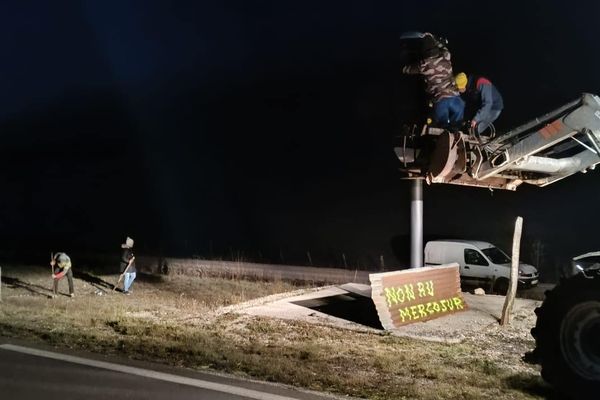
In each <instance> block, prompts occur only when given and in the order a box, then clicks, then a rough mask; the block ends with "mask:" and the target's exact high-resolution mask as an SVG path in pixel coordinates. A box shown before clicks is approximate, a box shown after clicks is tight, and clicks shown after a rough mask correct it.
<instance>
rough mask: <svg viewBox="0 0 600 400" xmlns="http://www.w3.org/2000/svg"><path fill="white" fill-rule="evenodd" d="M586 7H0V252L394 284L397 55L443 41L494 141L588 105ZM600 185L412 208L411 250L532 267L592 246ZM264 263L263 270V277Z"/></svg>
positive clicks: (401, 217)
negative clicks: (361, 274) (227, 262)
mask: <svg viewBox="0 0 600 400" xmlns="http://www.w3.org/2000/svg"><path fill="white" fill-rule="evenodd" d="M599 15H600V4H595V3H594V2H589V3H586V5H585V6H584V5H581V6H575V5H574V3H569V4H567V3H565V2H563V1H530V2H523V1H519V2H507V1H505V2H493V3H490V4H489V5H485V4H483V2H460V1H455V2H434V1H419V2H397V1H396V2H389V3H378V2H358V1H343V2H342V1H336V2H323V1H321V2H311V1H302V2H285V1H272V2H268V1H252V2H250V1H241V0H240V1H218V2H216V1H215V2H213V3H209V2H200V1H190V2H183V1H179V2H177V1H160V2H159V1H114V2H113V1H60V2H45V1H40V2H31V1H14V2H2V5H1V6H0V20H1V21H0V49H2V62H1V63H0V88H2V90H1V94H0V135H1V138H2V150H3V151H2V158H1V161H0V162H1V166H2V171H1V173H0V185H1V186H0V187H1V190H2V192H1V193H2V194H1V196H0V238H1V239H2V242H1V243H0V247H1V248H0V252H1V254H5V255H7V254H10V253H12V254H14V253H15V252H17V253H21V254H22V253H23V252H30V253H36V252H37V251H40V252H44V253H45V252H48V251H50V250H59V247H60V249H61V250H64V251H67V252H69V251H71V252H75V253H76V252H78V251H94V252H96V251H97V252H112V251H117V250H118V248H119V244H120V243H122V241H123V240H124V237H125V236H126V235H130V236H132V237H134V238H135V239H136V247H138V248H139V250H140V251H145V252H148V253H156V252H159V251H162V252H164V253H165V254H171V255H187V256H189V255H192V254H197V255H203V256H210V255H212V256H215V257H229V258H231V257H234V258H239V257H241V258H247V259H257V260H258V259H261V260H265V261H273V262H281V261H284V262H289V263H306V261H307V260H306V251H310V252H311V254H312V257H313V261H314V262H315V263H316V264H320V265H335V264H337V265H340V264H341V263H342V261H341V254H345V256H346V259H347V263H348V264H350V266H352V267H355V266H360V267H368V266H373V265H376V264H377V263H378V262H379V261H378V260H379V256H380V255H383V256H384V259H385V263H386V267H391V266H395V265H401V266H402V265H406V263H405V261H403V260H406V259H407V258H408V254H407V253H405V252H404V249H405V248H406V246H405V243H406V239H407V235H408V233H409V231H410V227H409V216H410V213H409V211H410V207H409V200H410V199H409V187H410V185H409V183H407V182H406V181H403V180H402V179H401V175H400V173H399V172H398V168H399V163H398V161H397V160H396V159H395V156H394V153H393V138H394V136H395V135H397V134H398V132H399V129H400V126H401V125H402V123H403V121H407V120H409V119H410V118H411V117H412V116H414V115H415V112H416V111H417V110H418V109H419V108H420V107H422V105H423V104H422V102H423V95H422V91H421V86H420V84H419V80H418V78H415V77H407V76H403V75H402V74H401V73H400V70H401V67H402V65H401V64H400V59H399V42H398V38H399V36H400V34H401V33H402V32H404V31H409V30H418V31H431V32H434V33H436V34H440V35H444V36H446V37H447V38H448V40H449V47H450V50H451V52H452V55H453V62H454V67H455V71H457V72H458V71H462V70H464V71H465V72H467V73H469V72H473V73H478V74H482V75H485V76H486V77H488V78H489V79H491V80H492V82H494V83H495V84H496V86H497V87H498V88H499V90H500V91H501V93H502V95H503V97H504V100H505V110H504V113H503V114H502V115H501V117H500V119H499V120H498V122H497V124H496V125H497V127H498V128H499V129H500V130H506V129H509V128H512V127H515V126H517V125H519V124H521V123H524V122H526V121H528V120H529V119H532V118H534V117H537V116H539V115H541V114H544V113H546V112H548V111H551V110H552V109H553V108H555V107H558V106H561V105H562V104H564V103H566V102H568V101H571V100H573V99H575V98H577V97H578V96H579V95H580V93H582V92H584V91H587V92H591V93H600V74H598V72H597V71H598V70H599V67H600V53H599V52H598V33H597V28H596V26H597V24H598V16H599ZM599 185H600V175H598V173H597V172H592V173H588V174H586V175H581V174H579V175H576V176H573V177H570V178H568V179H566V180H564V181H561V182H558V183H557V184H555V185H553V186H550V187H547V188H537V187H526V186H521V187H520V188H519V189H518V190H517V192H503V191H498V190H497V191H494V192H493V194H492V193H491V192H490V191H488V190H486V189H476V188H464V187H453V186H441V185H437V186H432V187H426V188H425V206H424V212H425V234H426V237H430V236H431V237H434V236H447V237H457V238H470V239H481V240H488V241H492V242H494V243H497V244H499V245H501V247H504V249H506V250H509V249H510V242H511V240H512V229H513V224H514V219H515V218H516V216H518V215H521V216H523V217H524V242H523V246H524V247H523V249H524V250H523V256H524V258H525V260H526V261H531V256H530V248H531V245H532V243H534V241H536V240H539V241H541V242H542V243H544V244H545V246H546V251H545V252H546V254H545V258H544V263H545V264H547V266H543V267H544V268H546V269H550V268H551V266H552V265H553V264H554V263H556V261H557V260H559V259H561V258H565V257H572V256H574V255H576V254H580V253H582V252H586V251H592V250H600V244H599V243H598V240H597V237H598V236H597V231H598V222H599V221H600V215H599V214H598V210H599V206H598V204H600V190H599V189H598V188H599V187H600V186H599ZM282 257H283V260H282Z"/></svg>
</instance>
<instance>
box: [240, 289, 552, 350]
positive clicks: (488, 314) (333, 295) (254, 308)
mask: <svg viewBox="0 0 600 400" xmlns="http://www.w3.org/2000/svg"><path fill="white" fill-rule="evenodd" d="M370 292H371V287H370V286H369V285H364V284H357V283H348V284H344V285H340V286H327V287H322V288H317V289H314V290H312V291H310V292H307V293H303V294H300V295H296V293H294V294H292V295H290V296H289V297H279V298H277V299H276V300H274V301H268V300H267V301H265V302H263V303H260V302H257V301H253V303H252V304H250V305H248V306H247V307H245V306H243V305H240V307H236V310H235V311H236V312H239V313H243V314H248V315H256V316H263V317H270V318H281V319H289V320H297V321H304V322H309V323H318V324H325V325H330V326H335V327H339V328H343V329H351V330H359V331H372V332H381V331H382V329H375V328H373V327H369V326H366V325H364V324H361V323H357V322H354V321H350V320H348V319H344V318H339V317H336V316H333V315H329V314H327V313H324V312H321V311H318V310H315V309H314V308H319V307H321V306H324V305H326V304H328V303H329V302H331V301H337V302H339V304H338V306H339V307H350V308H352V307H353V306H355V305H356V304H358V303H353V301H356V300H359V301H360V298H365V297H368V298H369V299H370ZM463 295H464V299H465V302H466V303H467V304H468V306H469V310H467V311H465V312H461V313H456V314H451V315H447V316H445V317H441V318H438V319H434V320H430V321H426V322H415V323H414V324H410V325H406V326H404V327H402V328H398V329H394V330H391V331H389V332H390V333H391V334H393V335H397V336H404V337H411V338H418V339H424V340H431V341H436V342H448V343H459V342H461V341H462V340H464V339H465V338H466V337H469V336H471V335H472V334H474V333H477V332H480V331H483V330H485V329H486V328H487V327H488V326H490V325H492V324H493V325H497V324H498V323H499V322H498V321H499V319H500V316H501V313H502V307H503V305H504V296H495V295H485V296H478V295H473V294H470V293H463ZM332 299H333V300H332ZM298 303H301V304H302V305H299V304H298ZM539 303H540V302H539V301H536V300H530V299H515V303H514V308H513V315H517V314H520V313H526V314H527V313H532V312H533V309H535V307H537V306H538V305H539ZM309 307H310V308H309ZM361 310H363V311H364V310H365V308H364V307H362V308H361ZM349 311H350V312H349V313H348V314H352V309H350V310H349ZM369 312H370V311H369ZM372 312H373V313H375V315H374V317H375V318H377V315H376V311H375V308H374V306H373V311H372ZM369 317H371V318H373V316H369Z"/></svg>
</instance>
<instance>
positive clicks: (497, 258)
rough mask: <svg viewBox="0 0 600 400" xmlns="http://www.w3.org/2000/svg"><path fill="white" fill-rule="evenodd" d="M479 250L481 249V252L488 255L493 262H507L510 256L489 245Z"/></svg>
mask: <svg viewBox="0 0 600 400" xmlns="http://www.w3.org/2000/svg"><path fill="white" fill-rule="evenodd" d="M481 251H483V254H485V255H486V256H488V258H489V259H490V260H492V262H493V263H494V264H508V263H509V262H510V258H509V257H508V256H507V255H506V254H504V252H503V251H502V250H500V249H499V248H497V247H490V248H487V249H483V250H481Z"/></svg>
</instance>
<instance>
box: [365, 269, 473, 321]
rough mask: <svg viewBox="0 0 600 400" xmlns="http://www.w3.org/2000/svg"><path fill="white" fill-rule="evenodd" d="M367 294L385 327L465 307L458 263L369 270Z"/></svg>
mask: <svg viewBox="0 0 600 400" xmlns="http://www.w3.org/2000/svg"><path fill="white" fill-rule="evenodd" d="M369 280H370V281H371V296H372V298H373V302H374V303H375V308H376V309H377V314H379V320H380V321H381V325H382V326H383V327H384V328H385V329H394V328H399V327H401V326H403V325H408V324H411V323H413V322H423V321H429V320H432V319H435V318H439V317H443V316H445V315H449V314H453V313H457V312H461V311H464V310H466V309H467V304H466V303H465V301H464V298H463V296H462V291H461V289H460V275H459V271H458V264H456V263H453V264H448V265H441V266H436V267H423V268H413V269H409V270H403V271H393V272H385V273H380V274H370V275H369Z"/></svg>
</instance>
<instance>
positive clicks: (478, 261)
mask: <svg viewBox="0 0 600 400" xmlns="http://www.w3.org/2000/svg"><path fill="white" fill-rule="evenodd" d="M465 264H470V265H484V266H488V265H490V264H488V262H487V261H486V260H485V258H483V256H482V255H481V253H480V252H478V251H477V250H473V249H465Z"/></svg>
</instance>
